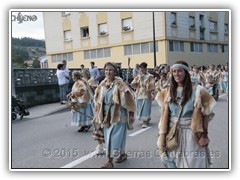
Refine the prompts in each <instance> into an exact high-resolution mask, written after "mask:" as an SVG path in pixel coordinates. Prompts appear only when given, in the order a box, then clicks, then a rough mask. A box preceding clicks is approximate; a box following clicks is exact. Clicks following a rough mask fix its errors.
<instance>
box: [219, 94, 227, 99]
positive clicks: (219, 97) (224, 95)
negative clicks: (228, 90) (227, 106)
mask: <svg viewBox="0 0 240 180" xmlns="http://www.w3.org/2000/svg"><path fill="white" fill-rule="evenodd" d="M226 95H227V94H222V95H220V96H219V98H222V97H223V96H226Z"/></svg>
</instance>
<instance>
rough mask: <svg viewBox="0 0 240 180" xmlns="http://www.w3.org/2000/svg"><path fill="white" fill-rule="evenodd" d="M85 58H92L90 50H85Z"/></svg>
mask: <svg viewBox="0 0 240 180" xmlns="http://www.w3.org/2000/svg"><path fill="white" fill-rule="evenodd" d="M84 59H90V50H87V51H84Z"/></svg>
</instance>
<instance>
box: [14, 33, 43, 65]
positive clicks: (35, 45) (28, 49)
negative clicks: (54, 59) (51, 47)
mask: <svg viewBox="0 0 240 180" xmlns="http://www.w3.org/2000/svg"><path fill="white" fill-rule="evenodd" d="M11 43H12V63H13V67H24V61H29V60H37V59H38V58H39V57H41V56H44V55H46V49H45V41H43V40H38V39H33V38H28V37H24V38H21V39H20V38H14V37H12V42H11Z"/></svg>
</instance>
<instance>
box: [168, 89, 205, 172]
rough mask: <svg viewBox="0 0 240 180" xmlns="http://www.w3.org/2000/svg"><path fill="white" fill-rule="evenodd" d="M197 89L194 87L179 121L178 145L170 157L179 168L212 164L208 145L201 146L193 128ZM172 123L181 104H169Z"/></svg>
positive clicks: (201, 166) (202, 166)
mask: <svg viewBox="0 0 240 180" xmlns="http://www.w3.org/2000/svg"><path fill="white" fill-rule="evenodd" d="M181 94H182V93H181V91H178V92H177V97H181ZM194 102H195V89H193V92H192V95H191V97H190V99H189V100H188V101H187V102H186V104H185V105H184V106H183V110H182V113H181V119H180V120H179V122H178V133H179V134H178V147H177V148H176V149H175V150H174V151H172V152H170V157H171V158H172V159H173V160H174V162H175V163H176V167H177V168H208V167H209V165H210V158H209V151H208V148H207V147H200V146H199V145H198V144H197V142H196V140H195V138H194V135H193V132H192V129H191V121H192V120H191V117H192V114H193V110H194ZM169 110H170V117H171V120H170V122H171V123H170V124H173V123H174V122H176V120H177V117H178V111H179V105H178V104H176V103H170V104H169Z"/></svg>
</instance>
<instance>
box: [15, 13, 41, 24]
mask: <svg viewBox="0 0 240 180" xmlns="http://www.w3.org/2000/svg"><path fill="white" fill-rule="evenodd" d="M36 20H37V16H36V15H22V13H21V12H19V13H18V15H12V21H17V22H18V24H21V23H23V22H24V21H36Z"/></svg>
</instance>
